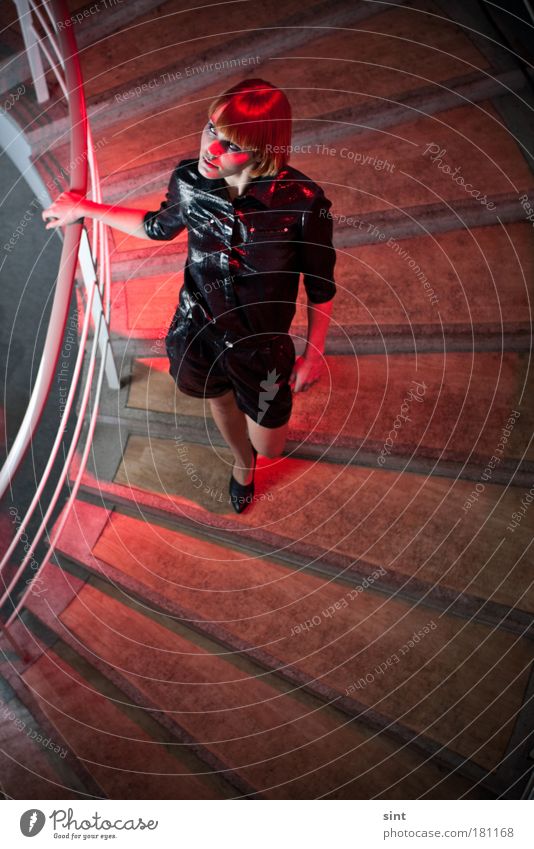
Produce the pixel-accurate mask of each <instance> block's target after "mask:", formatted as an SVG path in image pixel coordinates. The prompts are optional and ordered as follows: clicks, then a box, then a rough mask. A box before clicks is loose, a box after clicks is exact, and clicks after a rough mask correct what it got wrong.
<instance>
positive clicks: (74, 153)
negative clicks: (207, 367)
mask: <svg viewBox="0 0 534 849" xmlns="http://www.w3.org/2000/svg"><path fill="white" fill-rule="evenodd" d="M29 4H30V6H31V7H32V9H33V11H34V12H36V11H38V10H37V8H36V6H35V3H34V0H29ZM40 8H41V9H43V8H44V9H45V10H46V11H47V12H48V13H49V14H50V12H51V23H52V26H53V28H54V31H55V32H56V33H57V34H58V39H59V41H58V44H57V45H56V44H55V42H54V39H53V36H52V33H51V30H50V27H48V26H46V24H45V22H43V18H42V15H41V14H40V13H39V15H38V20H39V21H40V22H41V25H42V26H43V29H44V30H45V33H46V36H47V38H48V41H49V42H51V43H52V47H53V49H54V52H55V53H56V55H57V56H58V59H59V62H60V65H61V69H64V72H65V76H64V78H63V77H62V76H61V73H60V69H59V68H58V66H57V65H54V64H53V59H52V53H51V51H50V50H49V49H48V48H47V47H46V46H45V45H44V43H41V44H40V47H41V49H42V51H43V53H44V55H45V57H46V59H47V61H48V63H49V65H50V66H51V67H52V69H53V71H54V73H55V75H56V77H57V79H58V82H59V84H60V86H61V89H62V91H63V92H64V94H65V96H66V98H67V101H68V104H69V115H70V133H71V161H72V163H73V168H72V172H71V179H70V189H71V190H73V191H77V192H80V193H81V194H83V195H84V196H85V195H86V194H87V182H88V180H87V174H88V167H89V173H90V177H91V180H90V183H91V191H92V196H93V199H94V200H95V201H97V202H101V199H102V198H101V189H100V181H99V175H98V168H97V164H96V160H95V156H94V148H93V144H92V136H91V130H90V127H89V124H88V121H87V113H86V108H85V99H84V94H83V82H82V75H81V68H80V64H79V59H78V53H77V48H76V42H75V39H74V35H73V33H72V30H71V28H69V27H63V28H61V30H60V31H59V32H58V27H57V25H56V21H60V20H65V19H66V17H67V15H68V9H67V7H66V3H65V2H64V0H50V2H49V3H48V4H45V5H44V6H41V7H40ZM33 34H34V35H35V32H34V33H33ZM92 242H93V244H92V247H91V246H89V240H88V235H87V231H86V229H85V228H84V226H83V222H82V221H80V222H76V223H74V224H72V225H69V226H68V227H67V228H65V237H64V244H63V249H62V253H61V259H60V266H59V272H58V278H57V284H56V291H55V295H54V302H53V306H52V312H51V316H50V321H49V326H48V331H47V336H46V341H45V346H44V349H43V355H42V358H41V363H40V366H39V371H38V374H37V378H36V381H35V385H34V388H33V391H32V395H31V398H30V402H29V405H28V409H27V410H26V414H25V416H24V419H23V421H22V423H21V426H20V428H19V432H18V434H17V437H16V438H15V441H14V443H13V446H12V448H11V450H10V452H9V455H8V457H7V459H6V463H5V464H4V467H3V468H2V470H1V471H0V497H2V495H3V494H4V493H5V492H6V490H7V487H8V486H9V485H10V484H11V481H12V480H13V477H14V475H15V474H16V472H17V469H18V468H19V466H20V464H21V462H22V459H23V457H24V454H25V452H26V450H27V448H28V446H29V445H30V443H31V441H32V439H33V436H34V434H35V431H36V429H37V427H38V424H39V420H40V418H41V415H42V413H43V410H44V407H45V404H46V402H47V399H48V395H49V392H50V387H51V384H52V381H53V379H54V376H55V371H56V367H57V363H58V360H59V355H60V351H61V346H62V343H63V334H64V332H65V327H66V323H67V319H68V313H69V307H70V303H71V298H72V291H73V287H74V278H75V272H76V265H77V262H78V260H79V261H80V266H81V269H82V274H83V276H84V280H85V285H86V290H87V299H86V303H85V315H84V322H83V327H82V330H81V336H80V345H79V349H78V356H77V359H76V363H75V367H74V372H73V378H72V381H71V386H70V388H69V393H68V397H67V400H66V403H65V407H64V410H63V415H62V417H61V420H60V424H59V426H58V430H57V433H56V437H55V440H54V445H53V447H52V450H51V453H50V456H49V458H48V461H47V464H46V467H45V470H44V472H43V475H42V477H41V480H40V482H39V484H38V486H37V488H36V492H35V493H34V496H33V498H32V501H31V503H30V506H29V508H28V510H27V513H26V515H25V517H24V519H23V520H22V522H20V524H19V525H18V527H17V529H16V532H15V534H14V537H13V540H12V541H11V544H10V545H9V547H8V550H7V551H6V552H5V554H4V556H3V558H2V560H1V562H0V572H1V570H2V569H3V567H4V566H5V565H6V563H8V561H9V558H10V556H11V554H12V553H13V552H14V550H15V548H16V546H17V545H18V543H19V541H20V539H21V537H22V535H23V533H24V532H25V529H26V527H27V525H28V523H29V520H30V518H31V516H32V515H33V513H34V511H35V509H36V507H37V505H38V504H39V501H40V497H41V495H42V492H43V490H44V487H45V485H46V483H47V480H48V477H49V475H50V472H51V470H52V468H53V466H54V463H55V460H56V457H57V454H58V452H59V448H60V445H61V441H62V438H63V435H64V432H65V429H66V423H67V420H68V418H69V415H70V413H71V410H72V408H73V404H74V399H75V395H76V391H77V388H78V382H79V380H80V376H81V373H82V365H83V360H84V356H85V345H86V341H87V338H88V333H89V323H90V319H91V314H93V317H94V319H95V320H94V324H95V327H94V337H93V345H92V350H91V353H90V356H89V362H88V367H87V370H86V377H85V385H84V387H83V391H82V397H81V402H80V410H79V416H78V418H77V421H76V425H75V428H74V433H73V436H72V439H71V443H70V446H69V450H68V453H67V457H66V459H65V461H64V463H63V467H62V469H61V471H60V474H59V480H58V482H57V484H56V487H55V490H54V493H53V495H52V497H51V498H50V502H49V505H48V508H47V510H46V513H45V515H44V517H43V519H42V521H41V523H40V526H39V529H38V530H37V532H36V534H35V538H34V540H33V542H32V543H31V545H30V546H29V550H27V552H26V555H25V557H24V558H23V560H22V562H21V563H20V565H19V566H18V567H17V569H16V571H15V574H14V575H12V576H11V580H10V582H9V585H8V586H6V585H5V581H4V592H3V594H1V596H0V607H1V606H2V605H3V604H4V603H5V602H6V601H7V600H8V599H10V593H11V591H12V590H13V588H14V587H15V585H16V584H17V582H18V580H19V579H20V577H21V575H22V574H23V572H24V569H25V567H26V565H27V563H28V561H29V560H30V558H32V556H33V552H34V551H35V549H36V547H37V545H38V543H39V541H40V539H41V538H42V536H43V535H44V533H45V532H46V525H47V522H48V519H49V518H50V516H51V514H52V512H53V509H54V507H55V506H56V504H57V501H58V499H59V497H60V494H61V491H62V488H63V485H64V483H65V480H66V477H67V474H68V471H69V468H70V465H71V462H72V460H73V457H74V452H75V451H76V448H77V447H78V442H79V439H80V436H81V431H82V424H83V422H84V419H85V414H86V411H87V408H88V404H89V398H90V396H92V397H93V398H94V403H93V410H92V412H91V415H90V417H89V426H88V434H87V437H86V444H85V447H84V449H83V452H82V457H81V461H80V463H79V466H78V470H77V474H76V479H75V481H74V485H73V487H72V489H71V492H70V493H69V497H68V499H67V503H66V505H65V506H64V508H63V511H62V515H61V519H60V522H59V524H58V525H57V526H56V528H55V530H54V536H53V539H52V540H50V541H49V542H50V544H49V549H48V552H47V554H46V556H45V558H44V559H43V561H42V563H41V564H40V565H39V567H38V569H37V572H36V574H35V575H34V577H33V579H32V580H33V581H35V580H36V579H37V578H38V576H39V573H40V572H41V571H42V569H43V568H44V566H45V565H46V563H47V562H48V561H49V559H50V557H51V556H52V554H53V552H54V546H55V543H56V541H57V539H58V537H59V535H60V533H61V530H62V528H63V526H64V524H65V522H66V519H67V517H68V515H69V512H70V510H71V508H72V506H73V503H74V500H75V498H76V494H77V491H78V488H79V486H80V482H81V478H82V475H83V473H84V471H85V466H86V463H87V459H88V454H89V450H90V447H91V443H92V437H93V433H94V429H95V426H96V421H97V416H98V403H99V398H100V393H101V388H102V382H103V376H104V372H105V370H106V368H107V367H108V366H109V354H110V346H109V331H108V333H107V334H106V339H107V343H106V345H105V347H104V348H103V350H102V358H101V363H100V371H99V375H98V378H97V385H96V391H94V392H92V390H93V386H92V383H93V377H94V373H95V366H96V355H97V348H98V345H99V342H100V333H101V328H102V327H103V326H104V325H107V323H108V322H109V311H110V300H111V299H110V281H111V274H110V262H109V249H108V232H107V228H106V226H105V225H104V224H103V223H102V222H99V221H98V222H95V224H94V227H93V240H92ZM88 258H89V259H88ZM95 258H96V259H95ZM95 267H97V268H98V269H99V270H100V286H99V285H98V281H97V279H96V274H95ZM104 305H105V306H104ZM95 307H96V308H95ZM112 372H114V374H115V377H114V382H116V383H118V381H117V380H116V372H115V370H114V367H113V369H112ZM27 583H29V584H30V586H28V587H27V589H26V590H25V591H24V592H23V593H22V595H21V597H20V598H19V600H18V602H17V604H16V605H14V609H13V611H12V612H11V615H10V616H9V619H8V620H7V622H5V623H3V624H1V623H0V628H2V630H4V632H5V633H6V636H8V637H9V634H8V632H7V630H6V628H7V626H8V625H9V624H11V622H12V621H13V620H14V619H15V617H16V616H17V615H18V612H19V610H20V609H21V607H22V606H23V605H24V602H25V600H26V598H27V596H28V594H29V593H30V592H31V583H32V582H27ZM10 639H12V638H11V637H10Z"/></svg>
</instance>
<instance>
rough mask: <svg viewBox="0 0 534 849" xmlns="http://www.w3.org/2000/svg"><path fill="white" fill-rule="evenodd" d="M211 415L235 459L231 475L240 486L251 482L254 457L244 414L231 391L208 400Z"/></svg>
mask: <svg viewBox="0 0 534 849" xmlns="http://www.w3.org/2000/svg"><path fill="white" fill-rule="evenodd" d="M209 402H210V407H211V413H212V415H213V418H214V421H215V424H216V425H217V427H218V428H219V430H220V432H221V434H222V435H223V437H224V439H225V441H226V443H227V444H228V446H229V448H230V450H231V451H232V453H233V455H234V457H235V465H234V468H233V470H232V474H233V476H234V478H235V479H236V481H237V482H238V483H241V484H246V483H250V481H251V480H252V466H253V464H254V456H253V454H252V448H251V446H250V441H249V438H248V431H247V422H246V418H245V414H244V413H243V412H242V411H241V410H240V409H239V407H238V406H237V404H236V401H235V395H234V392H233V390H232V389H230V391H229V392H226V393H225V394H224V395H219V397H218V398H210V399H209Z"/></svg>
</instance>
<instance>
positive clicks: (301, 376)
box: [289, 351, 324, 392]
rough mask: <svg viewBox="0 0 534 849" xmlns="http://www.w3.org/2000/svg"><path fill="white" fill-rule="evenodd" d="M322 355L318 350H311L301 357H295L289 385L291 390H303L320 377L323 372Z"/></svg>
mask: <svg viewBox="0 0 534 849" xmlns="http://www.w3.org/2000/svg"><path fill="white" fill-rule="evenodd" d="M323 362H324V359H323V355H322V353H321V352H320V351H312V352H311V353H307V354H306V355H305V356H303V357H297V359H296V360H295V365H294V366H293V371H292V372H291V377H290V378H289V385H290V386H291V389H292V390H293V392H305V391H306V390H307V389H309V388H310V386H312V385H313V384H314V383H317V381H318V380H319V379H320V377H321V374H322V372H323Z"/></svg>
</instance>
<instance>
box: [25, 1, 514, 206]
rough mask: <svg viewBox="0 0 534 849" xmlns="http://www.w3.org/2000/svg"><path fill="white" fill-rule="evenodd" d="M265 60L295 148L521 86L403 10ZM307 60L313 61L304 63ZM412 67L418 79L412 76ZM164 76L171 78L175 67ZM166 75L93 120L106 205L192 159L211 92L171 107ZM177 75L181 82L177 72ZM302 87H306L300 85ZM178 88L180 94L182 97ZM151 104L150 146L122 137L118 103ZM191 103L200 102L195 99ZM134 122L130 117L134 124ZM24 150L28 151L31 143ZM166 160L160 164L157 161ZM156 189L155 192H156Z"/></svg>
mask: <svg viewBox="0 0 534 849" xmlns="http://www.w3.org/2000/svg"><path fill="white" fill-rule="evenodd" d="M368 11H369V10H368ZM418 28H419V30H421V32H420V35H421V38H420V40H419V41H417V40H414V36H413V34H412V37H411V39H410V45H411V49H410V52H407V51H406V50H405V38H406V37H407V34H408V32H410V31H411V32H412V33H413V32H414V29H415V30H416V31H417V30H418ZM329 29H331V27H330V28H329ZM396 31H398V32H399V34H396ZM317 34H318V35H317ZM159 37H160V34H159V32H158V38H159ZM136 46H137V45H136ZM179 47H180V45H178V48H179ZM126 49H127V50H128V48H126ZM173 49H174V48H173ZM414 51H415V54H416V56H414V55H413V54H414ZM269 52H272V53H274V52H276V51H275V50H274V49H273V50H271V51H269ZM136 53H137V50H136ZM264 53H265V51H263V53H262V57H260V58H262V60H263V63H264V64H265V63H266V62H267V61H269V62H270V63H271V64H269V66H268V72H269V79H270V80H272V81H273V82H274V83H275V84H278V85H281V86H282V87H283V88H284V89H285V90H289V91H290V92H291V99H292V104H293V114H294V118H295V123H294V135H293V139H294V144H295V145H298V146H302V145H306V144H309V143H311V144H312V145H315V144H322V143H325V144H327V145H329V146H330V145H331V142H332V141H335V140H339V139H341V138H343V137H344V136H346V135H347V134H348V133H352V134H358V133H360V134H361V133H365V132H367V131H368V130H370V129H374V130H379V131H381V132H383V131H384V130H385V129H386V128H387V127H391V126H394V125H397V124H402V123H405V122H407V121H413V120H414V119H415V118H417V117H419V116H420V115H425V114H426V115H430V114H434V113H436V112H439V111H442V110H444V109H450V108H452V107H455V106H460V105H463V104H464V103H466V102H469V103H475V102H478V101H480V100H483V99H489V98H491V97H498V96H500V95H502V94H503V93H504V92H509V91H517V90H519V89H522V88H523V87H524V86H525V83H526V80H525V76H524V74H523V73H522V72H521V71H520V70H519V69H517V68H515V67H514V68H508V67H503V69H502V70H501V69H500V68H499V67H493V66H491V65H490V64H489V63H488V61H487V60H486V59H485V57H484V56H483V55H482V54H481V53H480V52H479V50H478V49H476V48H475V47H474V45H473V43H472V42H471V40H470V39H468V38H467V37H466V36H465V34H464V33H462V32H461V31H460V30H458V28H457V27H456V26H455V25H454V24H452V23H447V22H446V20H444V18H443V17H441V18H440V19H439V20H438V19H437V18H436V21H435V23H432V19H431V18H429V17H428V16H426V17H425V16H423V15H417V14H416V15H414V11H413V9H410V8H400V7H398V8H396V9H393V10H392V9H389V10H388V11H386V12H382V13H379V14H376V15H374V16H373V17H371V18H370V20H369V21H367V22H365V21H364V22H362V23H361V25H360V26H359V27H344V28H343V29H342V30H340V31H337V32H335V33H334V34H333V35H326V36H323V35H322V34H321V33H320V28H319V29H318V28H317V27H315V28H313V29H311V30H309V34H308V42H307V44H306V45H305V46H304V47H303V46H299V47H297V48H296V49H290V50H285V51H284V54H285V55H284V57H283V59H284V62H283V63H282V62H281V61H280V59H281V58H282V57H277V56H272V57H269V59H266V58H265V55H264ZM306 53H307V54H308V55H305V54H306ZM163 55H164V54H163ZM85 56H86V57H87V54H85ZM161 56H162V54H161V51H153V52H151V53H150V52H149V53H148V54H145V56H144V57H143V59H146V58H150V59H152V61H154V62H157V61H161ZM333 57H335V59H334V58H333ZM310 58H313V62H311V63H310V61H309V59H310ZM94 59H95V69H94V70H95V72H96V77H95V79H97V80H101V79H102V80H107V79H108V76H105V75H103V74H102V72H101V66H102V61H103V59H102V56H99V55H96V56H95V57H94ZM136 59H138V57H137V56H136ZM340 60H342V61H343V62H344V63H345V66H347V64H348V63H350V65H349V67H353V68H354V69H356V68H357V70H358V87H357V89H356V90H347V89H346V88H345V87H342V88H340V87H339V72H340V66H339V61H340ZM86 61H87V58H86ZM104 61H107V57H105V59H104ZM191 61H193V60H191ZM501 64H502V63H501ZM415 66H417V68H418V70H420V72H421V73H419V74H414V73H413V67H415ZM127 67H128V65H127V64H125V65H122V66H120V68H118V69H117V70H118V71H119V73H120V72H121V71H124V70H125V68H127ZM173 72H174V73H176V65H175V64H174V65H173ZM165 73H166V72H165V71H163V72H162V73H160V74H155V75H154V71H152V72H150V73H149V74H148V75H147V76H146V79H145V80H144V85H145V88H144V89H142V86H143V80H141V79H137V80H136V81H135V82H136V84H137V85H138V86H140V90H139V93H138V94H136V92H135V91H132V92H131V93H130V91H131V90H129V89H125V88H124V87H123V88H122V89H121V88H120V87H119V88H118V90H116V91H115V93H114V95H113V96H114V99H115V104H114V109H113V110H112V111H111V110H110V111H109V112H106V113H105V114H103V115H102V116H101V118H102V120H107V121H109V120H112V121H113V132H110V131H109V129H110V128H109V127H107V126H102V127H99V126H98V121H97V122H96V124H97V125H96V127H94V132H95V133H96V138H97V139H98V144H99V167H100V171H101V173H102V175H105V179H104V183H105V192H106V198H107V199H109V200H114V199H118V198H121V199H122V201H123V202H124V197H125V194H126V193H127V192H128V193H130V192H131V188H132V181H133V187H135V189H136V190H138V188H139V186H145V188H146V189H147V190H149V189H150V187H151V185H152V184H153V183H154V181H156V180H158V179H160V178H159V177H158V173H159V172H161V173H162V175H163V176H165V175H166V174H167V173H168V172H170V170H171V169H172V167H173V166H174V164H175V163H176V161H178V160H179V159H181V158H183V157H189V156H194V155H195V153H196V151H197V150H198V136H199V133H200V130H201V127H202V126H203V124H204V122H205V110H206V102H208V98H209V97H210V92H211V93H214V92H215V89H213V86H212V84H211V81H210V76H209V75H208V76H204V83H205V85H206V90H205V91H204V90H202V91H201V92H197V93H196V94H197V96H196V97H195V98H194V102H192V103H183V102H181V101H180V102H179V105H177V104H176V101H177V99H178V98H177V97H176V93H175V92H174V89H172V90H171V88H172V87H171V88H169V79H168V77H169V75H170V74H172V72H171V71H168V72H167V75H165ZM179 73H182V75H183V74H184V73H185V71H180V72H179ZM303 77H305V80H306V85H305V86H303V85H302V80H303ZM171 79H172V77H171ZM183 88H184V84H183V85H182V91H181V97H183V93H184V92H183ZM155 94H157V97H158V98H159V100H160V101H162V104H161V105H162V107H163V100H164V98H165V97H166V96H168V103H167V104H166V108H162V109H161V110H160V111H159V112H156V114H154V112H151V113H150V121H151V124H150V127H151V132H152V133H153V134H154V138H157V140H158V144H157V145H154V146H152V147H150V146H148V147H147V145H146V143H145V134H144V133H137V134H132V133H131V129H130V128H131V121H132V119H131V116H130V115H129V114H128V115H126V116H125V117H124V118H123V120H122V121H121V120H120V119H119V118H118V116H119V114H120V110H121V109H122V110H123V109H124V107H123V103H125V102H126V101H130V100H131V101H132V104H133V103H134V101H135V102H136V103H135V105H136V106H137V107H139V110H138V112H139V111H140V112H141V113H142V112H143V108H145V107H146V102H147V101H148V100H150V99H151V98H153V97H154V95H155ZM200 94H203V95H204V96H203V97H200V96H199V95H200ZM117 107H118V108H119V112H117ZM177 108H179V110H180V113H179V117H180V120H179V124H180V127H182V128H190V130H191V132H190V133H182V135H180V136H177V134H176V124H175V123H174V122H173V121H169V113H171V114H172V111H173V110H174V109H177ZM321 110H323V111H322V112H321ZM138 112H136V117H139V114H138ZM142 120H143V119H142ZM386 135H387V133H386ZM32 141H34V142H35V138H33V139H32ZM100 145H102V149H100ZM42 149H43V147H42V145H41V146H39V145H36V144H34V150H35V155H36V158H37V159H38V158H39V153H40V151H42ZM125 154H126V156H125ZM68 155H69V153H68V149H65V151H64V156H65V157H66V158H68ZM165 156H167V157H168V158H167V159H165V158H164V159H163V160H162V157H165ZM125 165H126V167H127V168H128V165H129V168H128V174H125V175H124V176H123V175H122V173H121V172H124V169H125ZM157 185H158V184H157V183H155V187H157Z"/></svg>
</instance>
